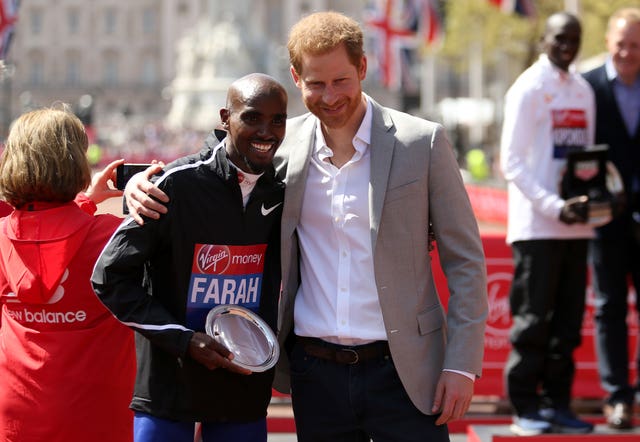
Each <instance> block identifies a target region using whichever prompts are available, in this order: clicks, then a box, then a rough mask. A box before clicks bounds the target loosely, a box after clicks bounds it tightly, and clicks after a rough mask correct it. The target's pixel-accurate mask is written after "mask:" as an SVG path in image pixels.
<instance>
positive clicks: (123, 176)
mask: <svg viewBox="0 0 640 442" xmlns="http://www.w3.org/2000/svg"><path fill="white" fill-rule="evenodd" d="M150 165H151V164H147V163H124V164H121V165H119V166H118V168H117V169H116V188H117V189H120V190H124V187H125V186H126V185H127V182H128V181H129V180H130V179H131V177H132V176H134V175H135V174H136V173H138V172H142V171H143V170H145V169H146V168H147V167H149V166H150ZM122 213H123V214H125V215H126V214H128V213H129V209H128V208H127V202H126V201H125V198H124V196H123V197H122Z"/></svg>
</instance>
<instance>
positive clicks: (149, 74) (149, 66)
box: [142, 57, 157, 86]
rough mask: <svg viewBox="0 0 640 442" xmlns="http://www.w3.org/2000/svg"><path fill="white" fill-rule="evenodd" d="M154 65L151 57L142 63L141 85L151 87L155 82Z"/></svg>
mask: <svg viewBox="0 0 640 442" xmlns="http://www.w3.org/2000/svg"><path fill="white" fill-rule="evenodd" d="M156 71H157V69H156V63H155V61H154V60H153V59H152V58H151V57H146V58H145V59H144V60H143V62H142V83H143V84H144V85H146V86H152V85H153V84H154V83H155V82H156Z"/></svg>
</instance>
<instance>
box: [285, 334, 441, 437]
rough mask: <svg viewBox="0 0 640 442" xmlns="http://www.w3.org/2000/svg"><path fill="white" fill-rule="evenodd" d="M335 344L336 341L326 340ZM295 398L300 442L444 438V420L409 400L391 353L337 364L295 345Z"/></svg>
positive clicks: (293, 400) (292, 392) (292, 377)
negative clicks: (440, 423)
mask: <svg viewBox="0 0 640 442" xmlns="http://www.w3.org/2000/svg"><path fill="white" fill-rule="evenodd" d="M327 345H329V346H331V345H332V344H327ZM290 362H291V400H292V405H293V412H294V416H295V422H296V431H297V436H298V441H300V442H368V441H369V440H373V441H374V442H403V441H404V442H418V441H429V442H445V441H449V432H448V429H447V426H446V425H441V426H436V425H435V421H436V419H437V418H438V416H428V415H425V414H422V413H421V412H420V411H419V410H418V409H417V408H416V407H415V406H414V405H413V403H412V402H411V400H410V399H409V396H407V393H406V392H405V389H404V387H403V386H402V383H401V382H400V379H399V378H398V375H397V372H396V369H395V366H394V364H393V360H392V359H391V357H390V356H384V357H380V358H376V359H370V360H366V361H364V362H358V363H357V364H353V365H345V364H339V363H336V362H332V361H328V360H325V359H320V358H316V357H314V356H311V355H309V354H307V353H306V352H305V351H304V348H303V346H302V345H301V344H300V343H295V344H294V345H293V350H292V352H291V354H290Z"/></svg>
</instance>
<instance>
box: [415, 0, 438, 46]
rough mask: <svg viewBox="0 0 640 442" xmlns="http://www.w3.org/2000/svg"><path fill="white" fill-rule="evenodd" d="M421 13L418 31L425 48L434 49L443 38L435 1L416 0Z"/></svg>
mask: <svg viewBox="0 0 640 442" xmlns="http://www.w3.org/2000/svg"><path fill="white" fill-rule="evenodd" d="M417 4H418V7H419V8H420V10H421V11H422V14H421V19H420V24H419V29H420V33H421V34H422V39H423V42H424V44H425V45H426V46H427V47H434V46H436V45H438V44H440V43H441V42H442V38H443V36H444V31H443V20H442V14H441V11H440V7H439V3H438V1H437V0H417Z"/></svg>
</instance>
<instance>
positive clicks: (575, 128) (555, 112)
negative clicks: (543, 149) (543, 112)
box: [551, 109, 587, 159]
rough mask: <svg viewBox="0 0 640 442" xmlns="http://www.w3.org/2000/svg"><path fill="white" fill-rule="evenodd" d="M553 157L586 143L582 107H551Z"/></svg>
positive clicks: (557, 157) (585, 121) (563, 154)
mask: <svg viewBox="0 0 640 442" xmlns="http://www.w3.org/2000/svg"><path fill="white" fill-rule="evenodd" d="M551 118H552V128H551V130H552V135H553V158H555V159H563V158H566V157H567V153H568V152H570V151H572V150H576V149H580V148H582V147H584V146H586V145H587V117H586V115H585V112H584V110H583V109H552V110H551Z"/></svg>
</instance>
